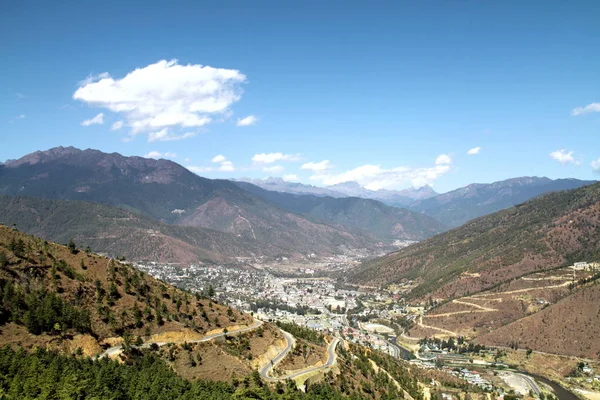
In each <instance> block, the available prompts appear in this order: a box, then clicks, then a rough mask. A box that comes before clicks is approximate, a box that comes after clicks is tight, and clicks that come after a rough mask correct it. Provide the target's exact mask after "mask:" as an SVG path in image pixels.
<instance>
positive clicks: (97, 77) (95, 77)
mask: <svg viewBox="0 0 600 400" xmlns="http://www.w3.org/2000/svg"><path fill="white" fill-rule="evenodd" d="M109 78H110V74H109V73H108V72H102V73H101V74H96V75H92V74H90V75H88V76H87V78H85V79H84V80H82V81H79V86H85V85H89V84H90V83H94V82H98V81H101V80H102V79H109Z"/></svg>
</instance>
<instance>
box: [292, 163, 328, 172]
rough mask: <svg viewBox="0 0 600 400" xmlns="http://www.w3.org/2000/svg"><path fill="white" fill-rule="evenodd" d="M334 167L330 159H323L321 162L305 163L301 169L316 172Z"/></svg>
mask: <svg viewBox="0 0 600 400" xmlns="http://www.w3.org/2000/svg"><path fill="white" fill-rule="evenodd" d="M332 168H333V164H331V162H330V161H329V160H323V161H319V162H313V161H311V162H308V163H306V164H303V165H302V166H301V167H300V169H304V170H307V171H312V172H316V173H322V172H324V171H327V170H328V169H332Z"/></svg>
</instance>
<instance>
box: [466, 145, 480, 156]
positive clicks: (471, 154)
mask: <svg viewBox="0 0 600 400" xmlns="http://www.w3.org/2000/svg"><path fill="white" fill-rule="evenodd" d="M480 151H481V147H479V146H478V147H473V148H472V149H469V151H467V154H468V155H470V156H473V155H475V154H479V152H480Z"/></svg>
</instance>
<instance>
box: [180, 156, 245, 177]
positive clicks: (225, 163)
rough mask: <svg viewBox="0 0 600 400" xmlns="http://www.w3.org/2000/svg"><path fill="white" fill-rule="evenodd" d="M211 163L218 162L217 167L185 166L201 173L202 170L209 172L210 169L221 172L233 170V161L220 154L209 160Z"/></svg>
mask: <svg viewBox="0 0 600 400" xmlns="http://www.w3.org/2000/svg"><path fill="white" fill-rule="evenodd" d="M210 161H211V162H212V163H215V164H220V165H219V166H218V167H197V166H188V167H186V168H187V169H189V170H190V171H192V172H195V173H202V172H211V171H221V172H232V171H235V166H234V165H233V163H232V162H231V161H229V160H227V158H226V157H225V156H224V155H222V154H219V155H216V156H214V157H213V158H212V159H211V160H210Z"/></svg>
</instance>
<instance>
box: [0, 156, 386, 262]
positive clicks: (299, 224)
mask: <svg viewBox="0 0 600 400" xmlns="http://www.w3.org/2000/svg"><path fill="white" fill-rule="evenodd" d="M0 195H7V196H28V197H38V198H45V199H56V200H83V201H87V202H93V203H101V204H105V205H108V206H116V207H119V208H122V209H125V210H129V211H133V212H135V213H142V214H145V215H146V216H147V217H150V218H153V219H155V220H157V221H160V222H163V223H167V224H171V225H179V226H192V227H195V228H204V229H213V230H217V231H221V232H225V233H228V234H230V235H233V237H237V238H238V239H237V240H240V241H246V242H250V241H254V242H256V243H258V244H261V243H262V244H265V246H258V247H256V248H257V249H258V250H260V249H262V248H265V249H268V248H269V247H271V248H273V247H274V248H277V249H279V254H280V255H290V254H298V253H299V252H304V251H307V252H308V253H313V252H314V253H322V254H334V253H336V254H338V253H341V252H343V248H344V247H355V248H364V247H371V248H373V247H374V246H376V240H374V239H373V238H369V237H367V236H365V235H364V234H358V233H353V232H348V231H347V230H344V229H341V228H340V227H337V228H334V227H331V226H328V225H325V224H320V223H315V222H313V221H310V220H307V219H306V218H304V217H301V216H299V215H297V214H293V213H291V212H289V211H286V210H283V209H281V208H279V207H277V206H275V205H273V204H271V203H268V202H266V201H264V200H263V199H261V198H259V197H257V196H254V195H252V194H250V193H249V192H247V191H245V190H243V189H241V188H239V187H238V186H237V185H235V184H234V183H233V182H230V181H227V180H211V179H206V178H202V177H199V176H197V175H195V174H193V173H192V172H190V171H188V170H187V169H185V168H183V167H182V166H180V165H178V164H176V163H174V162H172V161H168V160H162V159H161V160H153V159H146V158H142V157H125V156H122V155H120V154H117V153H111V154H108V153H103V152H101V151H98V150H91V149H88V150H79V149H76V148H73V147H67V148H63V147H58V148H54V149H50V150H48V151H44V152H41V151H38V152H35V153H32V154H29V155H26V156H24V157H22V158H21V159H19V160H16V161H11V162H10V163H9V164H7V165H4V166H0ZM241 247H242V248H243V247H247V248H252V247H254V246H252V245H250V246H241ZM269 253H271V254H273V253H272V252H270V251H261V252H259V253H255V252H249V253H248V254H247V255H248V256H250V255H268V254H269Z"/></svg>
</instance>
